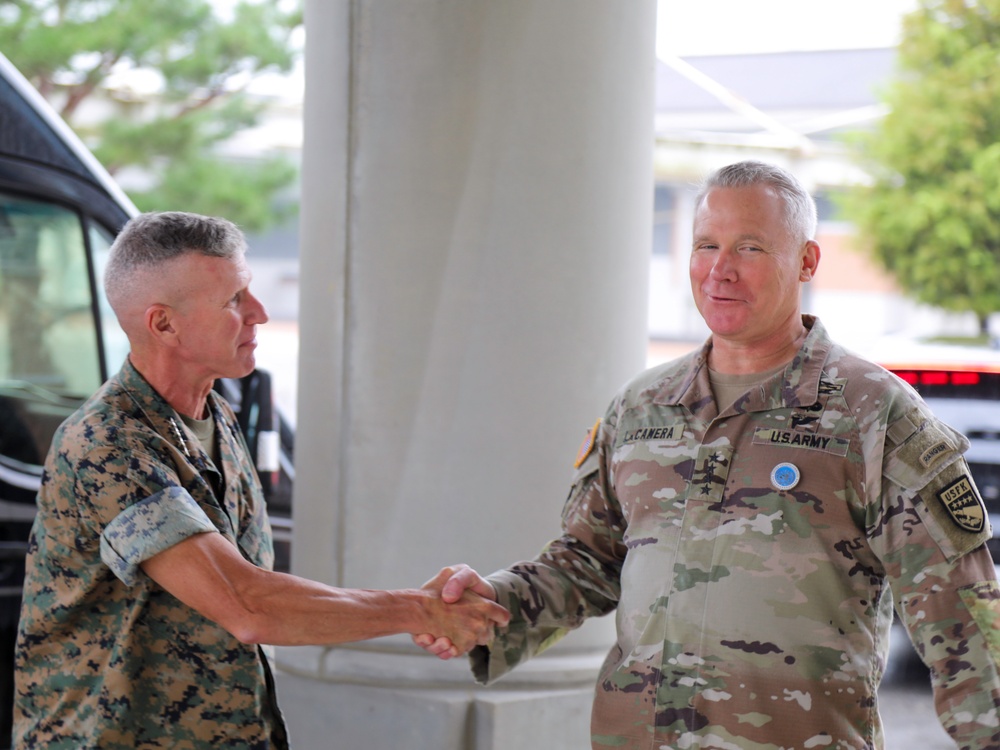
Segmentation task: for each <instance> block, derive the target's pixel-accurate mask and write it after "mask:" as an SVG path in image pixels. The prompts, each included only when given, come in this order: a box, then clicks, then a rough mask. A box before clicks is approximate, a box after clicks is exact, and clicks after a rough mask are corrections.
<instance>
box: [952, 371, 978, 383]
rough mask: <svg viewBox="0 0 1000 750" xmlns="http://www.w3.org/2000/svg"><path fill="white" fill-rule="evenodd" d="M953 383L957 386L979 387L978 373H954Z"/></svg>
mask: <svg viewBox="0 0 1000 750" xmlns="http://www.w3.org/2000/svg"><path fill="white" fill-rule="evenodd" d="M951 382H952V383H954V384H955V385H979V373H978V372H953V373H952V374H951Z"/></svg>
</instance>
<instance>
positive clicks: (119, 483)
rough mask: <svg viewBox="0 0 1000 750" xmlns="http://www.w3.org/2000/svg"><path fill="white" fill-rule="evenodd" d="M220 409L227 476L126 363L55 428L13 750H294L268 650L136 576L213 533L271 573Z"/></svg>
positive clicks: (29, 594) (27, 598)
mask: <svg viewBox="0 0 1000 750" xmlns="http://www.w3.org/2000/svg"><path fill="white" fill-rule="evenodd" d="M209 406H210V409H211V412H212V415H213V417H214V419H215V421H216V435H217V439H218V441H219V449H220V457H221V461H220V463H221V473H220V472H219V471H218V470H216V468H215V467H214V466H213V465H212V463H211V461H210V460H209V458H208V456H207V454H206V453H205V452H204V451H203V450H202V449H201V447H200V445H199V443H198V442H197V439H196V438H195V437H194V435H193V434H192V433H191V432H190V431H188V429H187V427H185V425H184V424H183V422H182V421H181V420H180V419H179V418H178V417H177V415H176V414H175V412H174V411H173V409H172V408H171V407H170V406H169V404H167V403H166V402H165V401H164V400H163V399H162V398H161V397H160V396H159V395H158V394H157V393H156V392H155V391H154V390H153V389H152V388H151V387H150V385H149V384H148V383H147V382H146V381H145V380H144V379H143V378H142V376H141V375H140V374H139V373H138V372H137V371H136V370H135V369H134V368H133V367H132V366H131V365H130V364H128V363H126V364H125V366H124V367H123V368H122V370H121V372H120V373H119V374H118V375H117V376H116V377H114V378H112V379H111V380H109V381H108V382H107V383H106V384H105V385H104V386H103V387H102V388H101V390H100V391H98V393H97V394H96V395H95V396H94V397H92V398H91V399H90V400H89V401H88V402H87V403H86V404H84V405H83V406H82V407H81V408H80V409H79V410H78V411H77V412H76V413H75V414H74V415H73V416H71V417H70V418H69V419H68V420H67V421H66V422H65V423H64V424H63V425H62V427H61V428H60V429H59V431H58V433H57V435H56V437H55V439H54V442H53V446H52V449H51V451H50V453H49V456H48V459H47V461H46V464H45V473H44V476H43V479H42V487H41V490H40V492H39V496H38V516H37V518H36V521H35V525H34V528H33V531H32V535H31V540H30V545H29V552H28V557H27V573H26V577H25V583H24V604H23V608H22V614H21V621H20V629H19V633H18V639H17V647H16V678H15V679H16V694H15V708H14V723H15V727H14V735H15V743H16V747H18V748H46V750H55V749H56V748H65V749H66V750H70V749H72V750H81V748H101V750H126V748H127V749H128V750H135V749H136V748H170V749H171V750H185V749H187V750H191V749H195V748H223V747H230V748H255V749H260V750H263V749H264V748H281V747H285V744H286V743H285V740H284V727H283V725H282V721H281V716H280V713H279V712H278V711H277V708H276V704H275V702H274V694H273V687H271V684H272V683H271V678H270V671H269V667H268V665H267V664H266V659H265V657H264V656H263V654H262V652H261V650H260V649H259V648H257V647H255V646H248V645H245V644H242V643H240V642H239V641H238V640H237V639H236V638H234V637H233V636H232V635H230V634H229V633H228V632H227V631H226V630H224V629H223V628H221V627H220V626H218V625H216V624H215V623H213V622H211V621H209V620H207V619H206V618H204V617H202V616H201V615H199V614H198V613H197V612H196V611H194V610H192V609H190V608H189V607H187V606H185V605H184V604H182V603H181V602H180V601H178V600H177V599H175V598H174V597H173V596H171V595H170V594H169V593H167V592H166V591H164V590H163V589H162V588H160V587H159V586H158V585H157V584H156V583H154V582H153V581H152V580H151V579H150V578H149V577H147V576H146V575H145V574H144V573H143V572H142V570H141V569H140V567H139V565H140V564H141V563H142V562H143V561H144V560H147V559H149V558H151V557H152V556H154V555H156V554H157V553H158V552H161V551H163V550H165V549H167V548H169V547H171V546H172V545H174V544H177V543H178V542H180V541H182V540H184V539H186V538H188V537H190V536H192V535H194V534H200V533H203V532H211V533H220V534H222V535H223V536H224V537H225V538H226V539H228V540H230V541H231V542H233V544H236V545H238V547H239V548H240V549H241V550H242V552H243V554H244V556H245V557H246V558H247V559H248V560H250V561H251V562H253V563H255V564H257V565H259V566H262V567H265V568H270V567H271V565H272V561H273V549H272V541H271V530H270V526H269V524H268V520H267V515H266V512H265V508H264V500H263V496H262V494H261V491H260V485H259V482H258V480H257V476H256V474H255V472H254V469H253V466H252V465H251V464H250V462H249V459H248V453H247V449H246V444H245V443H244V441H243V436H242V434H241V433H240V431H239V427H238V426H237V423H236V419H235V417H234V416H233V412H232V410H231V409H230V408H229V405H228V404H226V403H225V401H224V400H223V399H222V398H220V397H218V396H217V395H216V394H214V393H213V394H211V395H210V396H209ZM217 498H221V502H220V500H218V499H217Z"/></svg>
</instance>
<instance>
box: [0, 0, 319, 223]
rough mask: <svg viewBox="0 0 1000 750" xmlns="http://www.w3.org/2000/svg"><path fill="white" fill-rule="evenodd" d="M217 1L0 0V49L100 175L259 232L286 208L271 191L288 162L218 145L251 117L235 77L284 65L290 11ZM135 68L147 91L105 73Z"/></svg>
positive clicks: (296, 20)
mask: <svg viewBox="0 0 1000 750" xmlns="http://www.w3.org/2000/svg"><path fill="white" fill-rule="evenodd" d="M218 5H219V4H218V3H217V2H212V1H211V0H0V49H2V50H3V51H4V54H5V55H6V56H7V57H8V58H9V59H10V60H11V61H12V62H13V63H14V64H15V65H16V66H17V67H18V68H19V69H20V70H21V72H22V73H23V74H24V75H25V76H26V77H27V78H28V79H29V80H30V81H31V82H32V83H33V84H34V85H35V87H36V88H37V89H38V90H39V91H40V92H41V93H42V95H43V96H45V97H46V98H47V99H48V100H49V101H50V102H51V103H52V104H53V106H54V107H55V108H56V110H57V111H58V112H59V113H60V114H61V115H62V117H63V118H64V119H65V120H66V121H67V123H68V124H69V125H70V126H71V127H73V128H74V130H76V132H77V134H78V135H79V136H80V137H81V138H82V139H83V141H84V142H85V143H87V145H88V146H90V148H91V150H92V151H93V152H94V154H95V156H96V157H97V158H98V160H99V161H101V163H102V164H104V166H105V167H107V168H108V170H109V171H110V172H111V173H112V174H116V175H123V173H124V174H133V175H134V174H141V175H142V177H143V179H142V181H141V182H136V183H135V184H133V185H129V184H125V185H124V187H125V188H126V190H127V192H128V193H129V194H130V197H131V198H132V199H133V200H134V201H135V203H136V205H138V206H139V208H140V209H143V210H189V211H196V212H199V213H205V214H214V215H223V216H226V217H227V218H230V219H232V220H234V221H236V222H237V223H239V224H240V225H241V226H243V227H244V228H245V229H247V230H250V231H259V230H261V229H263V228H265V227H266V226H267V225H269V224H270V223H272V222H273V221H277V220H280V219H282V218H284V215H283V214H284V213H287V212H288V211H289V210H294V209H293V208H292V209H289V208H287V207H286V208H284V209H280V208H278V207H277V206H278V205H280V202H277V201H275V200H274V198H275V196H276V195H277V194H279V193H280V191H282V190H283V189H284V188H287V187H288V186H289V185H290V184H291V183H292V181H293V180H294V178H295V175H296V168H295V165H294V164H293V163H292V162H291V161H290V160H288V159H287V158H284V157H273V156H272V157H262V158H259V159H253V160H244V161H242V162H239V161H236V160H233V159H231V158H230V159H227V158H226V157H225V156H223V155H222V152H221V151H220V149H219V146H220V144H223V143H224V142H225V141H226V140H227V139H228V138H230V137H231V136H233V135H234V134H236V133H237V132H239V131H240V130H243V129H245V128H249V127H252V126H254V125H256V124H257V123H258V122H259V119H260V114H261V105H260V103H259V101H255V100H254V99H253V98H252V97H250V96H248V95H247V92H246V88H247V85H248V84H249V83H250V82H251V81H252V80H253V79H254V78H255V77H256V76H258V75H260V74H262V73H265V72H284V73H287V72H289V71H290V70H291V69H292V67H293V65H294V63H295V60H296V56H297V55H298V53H299V50H297V49H296V47H295V44H294V42H293V33H294V31H295V30H296V29H297V28H299V27H300V26H301V24H302V17H301V11H300V10H299V8H298V3H294V4H292V5H291V7H289V2H287V1H286V0H238V1H236V2H234V3H233V4H232V7H231V8H229V9H227V8H221V10H220V8H219V7H217V6H218ZM224 11H226V12H224ZM138 73H142V74H144V75H145V77H146V79H147V80H148V79H152V80H154V81H155V83H156V91H155V94H154V95H151V96H150V95H144V94H138V95H137V94H134V93H131V92H130V91H129V89H127V88H122V87H119V86H118V85H117V84H116V83H115V82H116V81H121V80H123V74H131V75H133V76H135V75H136V74H138ZM98 94H100V96H97V95H98ZM98 99H100V100H101V102H102V104H104V105H105V108H104V109H103V111H102V114H101V115H100V116H99V117H97V119H96V120H95V118H94V116H93V111H94V110H95V109H97V108H96V107H91V108H90V110H91V112H90V113H88V112H87V107H85V106H84V105H85V104H93V103H94V102H95V101H97V100H98ZM108 105H110V109H107V106H108ZM123 182H125V181H124V180H123ZM140 185H141V186H140ZM286 205H287V201H286Z"/></svg>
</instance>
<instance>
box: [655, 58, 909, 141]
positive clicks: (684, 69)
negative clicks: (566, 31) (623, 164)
mask: <svg viewBox="0 0 1000 750" xmlns="http://www.w3.org/2000/svg"><path fill="white" fill-rule="evenodd" d="M896 57H897V51H896V49H895V48H877V49H847V50H818V51H807V52H772V53H756V54H740V55H710V56H698V57H685V58H683V59H681V60H679V61H678V60H676V59H674V60H672V61H671V60H658V61H657V72H656V115H657V132H658V133H664V132H670V131H707V132H737V133H738V132H755V131H759V130H761V129H762V126H761V122H760V119H759V118H758V119H757V120H756V121H755V120H754V119H753V118H752V117H749V116H748V115H747V111H748V110H749V109H753V110H756V111H757V112H760V113H763V114H764V115H765V116H768V117H771V118H774V119H775V120H776V121H777V122H780V123H782V124H783V125H785V126H788V127H790V128H792V129H793V130H797V131H799V132H809V133H810V135H811V136H812V137H816V134H817V133H822V132H823V131H826V130H829V131H831V132H832V131H834V130H836V129H837V128H839V127H843V126H844V125H843V124H837V123H842V121H845V122H846V123H847V124H848V125H850V124H851V123H852V122H854V121H863V120H864V117H865V116H864V115H863V111H870V112H874V110H875V109H876V108H878V107H879V106H880V104H881V102H880V98H879V95H880V92H881V90H882V89H883V88H884V87H885V85H886V84H887V83H888V81H889V79H890V78H891V76H892V74H893V72H894V68H895V64H896ZM713 92H714V93H713ZM741 107H742V108H743V110H742V111H740V108H741ZM848 113H854V115H853V117H854V119H853V120H852V116H851V115H849V114H848ZM837 115H841V116H840V117H838V116H837ZM824 118H825V119H826V121H828V122H829V123H833V124H832V125H830V126H829V127H822V126H817V127H819V130H816V129H815V128H813V129H811V130H810V128H809V127H807V123H812V124H814V125H815V124H816V123H820V122H821V121H822V120H823V119H824ZM859 118H860V119H859Z"/></svg>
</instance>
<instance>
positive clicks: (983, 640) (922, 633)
mask: <svg viewBox="0 0 1000 750" xmlns="http://www.w3.org/2000/svg"><path fill="white" fill-rule="evenodd" d="M909 421H910V422H911V423H912V424H913V425H914V428H913V429H912V430H910V429H909V428H908V429H906V430H905V431H902V432H901V431H900V430H899V429H896V430H895V433H896V438H898V440H899V444H898V446H893V445H891V444H890V446H889V447H891V448H892V449H891V450H890V452H889V454H887V460H886V463H885V467H884V468H885V473H884V477H883V482H884V486H883V498H884V499H883V507H885V508H896V509H902V512H896V513H886V518H885V519H884V526H883V527H882V530H884V531H886V533H885V534H884V536H885V538H887V539H890V540H891V539H895V540H896V541H895V542H894V543H888V544H887V546H886V547H885V548H884V549H883V550H882V552H883V559H884V561H885V563H886V568H887V571H888V573H889V577H890V582H891V586H892V590H893V592H894V593H895V595H896V598H897V610H898V612H899V614H900V617H901V619H902V621H903V624H904V625H905V627H906V629H907V631H908V632H909V634H910V638H911V640H912V641H913V643H914V645H915V647H916V649H917V651H918V653H919V654H920V656H921V658H922V659H923V661H924V662H925V663H926V664H927V666H928V667H929V668H930V670H931V679H932V682H933V687H934V695H935V705H936V707H937V710H938V715H939V718H940V720H941V724H942V725H943V726H944V728H945V729H946V730H947V731H948V733H949V734H950V735H951V736H952V737H953V738H954V739H955V741H956V742H957V743H958V746H959V747H960V748H967V749H968V750H985V749H986V748H996V747H1000V585H998V583H997V578H996V571H995V569H994V566H993V561H992V559H991V557H990V554H989V552H988V551H987V549H986V547H985V546H984V543H985V541H986V540H987V539H988V538H989V537H990V528H989V521H988V518H987V517H986V512H985V507H984V505H983V503H982V500H981V498H980V496H979V492H978V490H977V488H976V486H975V483H974V481H973V479H972V477H971V475H970V473H969V468H968V465H967V464H966V462H965V460H964V459H963V458H962V456H961V452H962V451H963V450H964V449H965V446H966V445H967V443H966V442H965V440H964V438H962V436H961V435H958V433H954V432H953V431H951V430H950V428H947V427H946V426H944V425H941V424H940V423H936V422H934V421H933V420H929V421H924V422H919V421H918V420H916V419H915V418H911V419H910V420H909ZM904 424H905V423H904ZM890 432H892V431H891V430H890ZM892 519H896V520H892Z"/></svg>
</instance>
